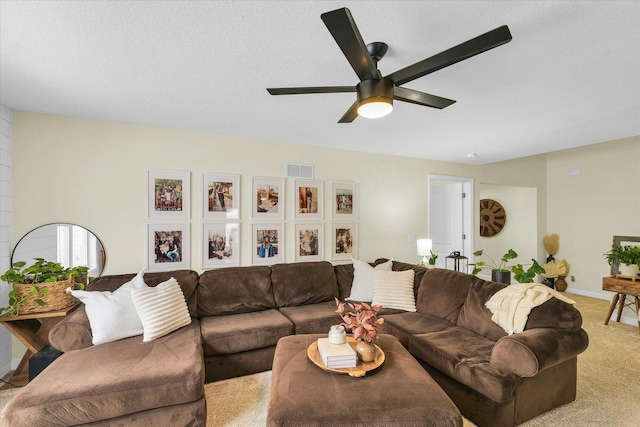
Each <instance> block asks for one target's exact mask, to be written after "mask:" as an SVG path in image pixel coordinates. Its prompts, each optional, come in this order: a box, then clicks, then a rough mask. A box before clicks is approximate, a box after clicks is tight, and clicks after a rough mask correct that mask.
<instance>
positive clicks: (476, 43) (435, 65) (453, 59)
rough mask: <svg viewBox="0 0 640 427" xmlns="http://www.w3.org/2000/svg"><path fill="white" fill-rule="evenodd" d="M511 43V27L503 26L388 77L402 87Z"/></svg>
mask: <svg viewBox="0 0 640 427" xmlns="http://www.w3.org/2000/svg"><path fill="white" fill-rule="evenodd" d="M510 41H511V32H510V31H509V27H507V26H506V25H503V26H502V27H498V28H496V29H495V30H492V31H489V32H487V33H484V34H482V35H480V36H478V37H475V38H473V39H471V40H468V41H466V42H464V43H461V44H459V45H457V46H454V47H452V48H451V49H447V50H445V51H444V52H440V53H438V54H437V55H434V56H432V57H430V58H427V59H424V60H422V61H420V62H416V63H415V64H413V65H409V66H408V67H405V68H403V69H401V70H398V71H396V72H394V73H392V74H390V75H388V76H387V78H389V79H391V80H393V82H394V83H395V84H396V85H401V84H404V83H407V82H410V81H411V80H415V79H417V78H419V77H422V76H425V75H427V74H430V73H433V72H434V71H438V70H440V69H442V68H444V67H448V66H449V65H453V64H455V63H457V62H460V61H463V60H465V59H468V58H471V57H472V56H475V55H478V54H480V53H482V52H486V51H487V50H490V49H493V48H494V47H498V46H501V45H503V44H505V43H508V42H510Z"/></svg>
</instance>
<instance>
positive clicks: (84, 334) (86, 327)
mask: <svg viewBox="0 0 640 427" xmlns="http://www.w3.org/2000/svg"><path fill="white" fill-rule="evenodd" d="M92 339H93V335H92V334H91V325H90V324H89V318H88V317H87V312H86V311H85V309H84V304H80V306H79V307H78V308H76V309H75V310H74V311H72V312H71V313H69V314H67V316H65V317H64V318H63V319H62V320H61V321H60V322H59V323H58V324H56V325H55V326H54V327H53V328H51V331H49V343H50V344H51V345H52V346H53V347H54V348H56V349H58V350H60V351H62V352H66V351H69V350H80V349H82V348H86V347H90V346H92V345H93V343H92Z"/></svg>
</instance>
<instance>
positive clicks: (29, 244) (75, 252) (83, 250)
mask: <svg viewBox="0 0 640 427" xmlns="http://www.w3.org/2000/svg"><path fill="white" fill-rule="evenodd" d="M34 258H44V259H45V260H47V261H54V262H59V263H60V264H62V265H63V266H64V267H78V266H86V267H89V273H88V275H89V277H98V276H100V275H101V274H102V270H104V264H105V260H106V255H105V252H104V247H103V246H102V242H100V240H99V239H98V238H97V237H96V235H95V234H93V233H92V232H91V231H89V230H87V229H86V228H84V227H80V226H79V225H74V224H64V223H58V224H47V225H43V226H40V227H38V228H35V229H33V230H31V231H30V232H28V233H27V234H25V235H24V236H23V237H22V239H20V241H19V242H18V244H17V245H16V247H15V248H14V249H13V254H12V255H11V264H13V263H15V262H18V261H24V262H26V263H27V265H31V264H33V263H34V260H33V259H34Z"/></svg>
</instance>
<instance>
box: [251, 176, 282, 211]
mask: <svg viewBox="0 0 640 427" xmlns="http://www.w3.org/2000/svg"><path fill="white" fill-rule="evenodd" d="M251 198H252V199H253V202H252V205H253V214H252V218H253V219H254V220H259V221H263V220H276V221H283V220H284V210H285V191H284V179H283V178H260V177H254V178H253V187H252V195H251Z"/></svg>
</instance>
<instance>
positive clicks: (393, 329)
mask: <svg viewBox="0 0 640 427" xmlns="http://www.w3.org/2000/svg"><path fill="white" fill-rule="evenodd" d="M383 318H384V323H383V324H382V333H384V334H390V335H393V336H395V337H396V338H397V339H398V341H400V342H401V343H402V345H403V346H405V347H409V339H410V338H411V336H412V335H417V334H423V333H426V332H434V331H442V330H445V329H447V328H451V327H454V326H456V325H454V324H453V323H451V322H448V321H446V320H442V319H439V318H437V317H433V316H429V315H428V314H422V313H411V312H404V313H399V314H389V315H385V316H384V317H383Z"/></svg>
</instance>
